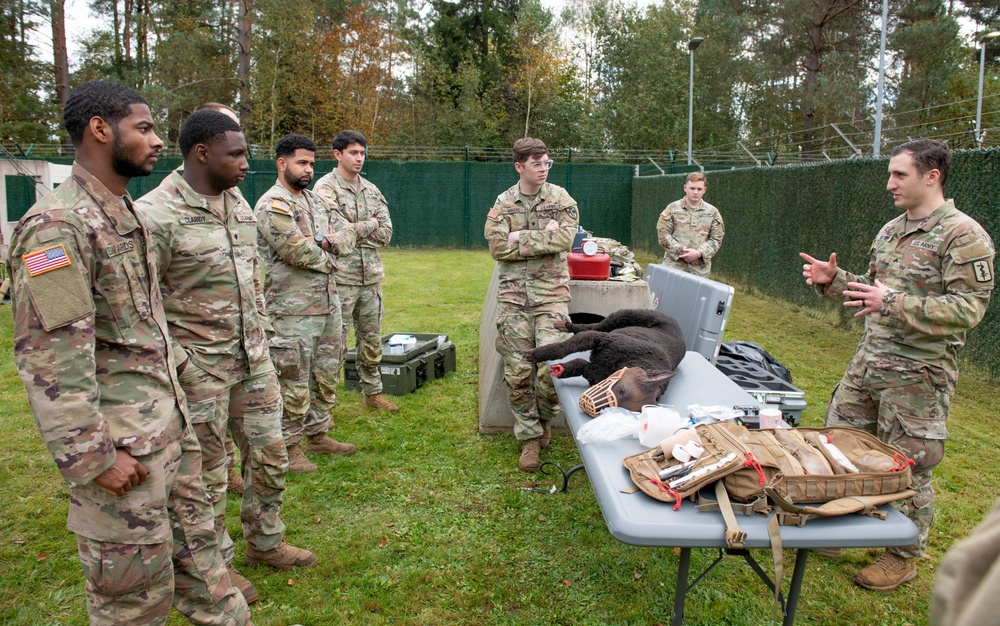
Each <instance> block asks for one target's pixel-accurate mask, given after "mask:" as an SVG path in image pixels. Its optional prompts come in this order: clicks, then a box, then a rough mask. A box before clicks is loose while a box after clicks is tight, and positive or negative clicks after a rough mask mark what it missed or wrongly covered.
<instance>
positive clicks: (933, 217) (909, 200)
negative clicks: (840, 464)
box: [800, 140, 994, 590]
mask: <svg viewBox="0 0 1000 626" xmlns="http://www.w3.org/2000/svg"><path fill="white" fill-rule="evenodd" d="M950 164H951V151H950V150H949V149H948V147H947V146H945V145H944V144H943V143H941V142H939V141H929V140H920V141H912V142H909V143H906V144H903V145H901V146H898V147H896V148H895V149H894V150H893V151H892V158H891V159H890V161H889V183H888V189H889V191H890V192H892V195H893V199H894V201H895V204H896V206H897V207H898V208H901V209H905V210H906V213H904V214H903V215H900V216H899V217H897V218H896V219H894V220H892V221H890V222H889V223H888V224H886V225H885V226H883V227H882V230H881V231H879V234H878V236H877V237H876V238H875V241H874V242H872V249H871V263H870V264H869V266H868V272H867V273H866V274H863V275H858V274H850V273H848V272H845V271H844V270H842V269H840V268H839V267H838V266H837V257H836V254H831V255H830V259H829V261H819V260H816V259H814V258H813V257H811V256H809V255H807V254H801V255H800V256H801V257H802V258H803V259H804V260H805V261H806V264H805V265H804V266H803V275H804V276H805V277H806V282H807V283H808V284H810V285H815V286H816V290H817V291H818V292H819V293H820V294H821V295H823V296H825V297H828V298H831V299H834V300H841V299H846V301H845V302H844V304H845V305H846V306H850V307H857V308H859V309H861V310H860V311H858V313H857V316H865V332H864V335H863V336H862V337H861V341H860V342H859V344H858V351H857V353H856V354H855V356H854V359H853V360H852V361H851V364H850V365H849V366H848V368H847V372H845V374H844V377H843V378H842V379H841V381H840V384H839V385H838V386H837V388H836V389H835V390H834V392H833V397H832V399H831V401H830V405H829V407H828V409H827V413H826V424H827V426H852V427H855V428H860V429H864V430H866V431H868V432H870V433H872V434H875V435H877V436H878V437H879V438H880V439H881V440H882V441H885V442H886V443H890V444H892V445H895V446H897V447H898V448H900V449H901V450H902V451H903V452H904V453H905V454H906V455H907V456H908V457H910V458H912V459H913V460H914V461H915V462H916V465H915V467H914V472H913V489H914V490H916V491H917V495H916V496H914V497H913V498H910V499H909V500H906V501H904V502H902V503H901V506H900V508H901V510H902V511H903V512H904V513H906V514H907V515H908V516H909V518H910V519H912V520H913V522H914V523H915V524H916V525H917V529H918V530H919V533H920V535H919V539H918V540H917V542H916V543H915V544H913V545H911V546H906V547H903V548H889V549H888V550H887V551H886V552H885V553H884V554H883V555H882V556H881V557H879V559H878V560H877V561H876V562H875V563H874V564H872V565H871V566H869V567H867V568H865V569H864V570H862V571H861V572H859V573H858V575H857V577H856V578H855V582H856V583H857V584H859V585H861V586H862V587H865V588H868V589H875V590H890V589H895V588H896V587H898V586H899V585H901V584H903V583H905V582H908V581H910V580H913V579H914V578H916V575H917V569H916V559H917V558H919V557H920V556H922V555H923V553H924V548H925V546H926V544H927V536H928V532H929V530H930V526H931V520H932V518H933V516H934V490H933V489H932V487H931V470H932V469H933V468H934V467H935V466H936V465H937V464H938V463H940V462H941V459H942V457H943V456H944V440H945V439H946V438H947V437H948V430H947V428H946V426H945V421H946V420H947V418H948V406H949V401H950V398H951V396H952V394H953V393H954V392H955V385H956V384H957V382H958V362H957V357H958V350H959V349H960V348H961V347H962V346H963V345H964V344H965V334H966V332H967V331H968V330H969V329H971V328H973V327H975V326H976V324H978V323H979V321H980V320H981V319H982V318H983V315H984V314H985V313H986V307H987V305H988V304H989V300H990V292H991V290H992V289H993V256H994V248H993V241H992V240H991V239H990V236H989V235H988V234H987V233H986V231H985V230H984V229H983V227H982V226H980V225H979V224H978V223H976V221H975V220H973V219H972V218H970V217H969V216H967V215H965V214H964V213H962V212H961V211H959V210H958V209H956V208H955V204H954V202H952V201H951V200H948V201H945V199H944V191H943V186H944V183H945V180H946V179H947V177H948V170H949V168H950ZM830 556H833V555H830Z"/></svg>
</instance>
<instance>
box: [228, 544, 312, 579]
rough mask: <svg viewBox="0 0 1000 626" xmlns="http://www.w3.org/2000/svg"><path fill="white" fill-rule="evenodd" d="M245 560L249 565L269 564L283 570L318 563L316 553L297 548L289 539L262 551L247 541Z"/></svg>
mask: <svg viewBox="0 0 1000 626" xmlns="http://www.w3.org/2000/svg"><path fill="white" fill-rule="evenodd" d="M243 561H244V562H245V563H246V564H247V565H269V566H271V567H274V568H276V569H280V570H281V571H283V572H284V571H288V570H290V569H295V568H296V567H309V566H310V565H313V564H315V563H316V555H315V554H313V553H312V552H310V551H308V550H303V549H302V548H296V547H295V546H293V545H292V544H290V543H288V542H287V541H282V542H281V543H279V544H278V547H277V548H274V549H273V550H267V551H266V552H261V551H259V550H258V549H257V548H255V547H253V544H251V543H247V551H246V552H245V553H244V554H243Z"/></svg>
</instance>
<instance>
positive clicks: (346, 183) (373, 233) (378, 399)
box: [316, 130, 399, 413]
mask: <svg viewBox="0 0 1000 626" xmlns="http://www.w3.org/2000/svg"><path fill="white" fill-rule="evenodd" d="M367 144H368V142H367V141H366V140H365V137H364V135H362V134H361V133H359V132H357V131H356V130H345V131H343V132H341V133H339V134H338V135H337V136H336V137H334V138H333V156H334V158H335V159H337V167H336V169H334V170H333V171H332V172H330V173H329V174H327V175H326V176H323V177H322V178H320V179H319V180H318V181H317V182H316V193H317V194H319V196H320V197H321V198H323V199H324V200H325V201H326V202H327V204H328V205H329V206H330V209H331V210H332V211H336V212H337V213H339V214H340V216H341V217H342V218H343V219H344V220H346V221H347V222H348V223H349V224H350V226H351V227H352V228H353V229H354V231H355V234H356V236H357V242H356V245H355V248H354V252H352V253H350V254H349V255H346V256H344V257H343V258H341V259H340V269H339V270H337V293H338V295H339V296H340V311H341V316H342V318H343V346H344V347H343V350H344V353H343V354H346V352H347V336H348V333H349V332H350V329H351V322H352V321H353V322H354V334H355V336H356V338H357V355H356V357H355V362H354V363H355V365H356V366H357V368H358V377H359V378H360V383H361V393H362V394H364V397H365V404H366V405H367V406H370V407H374V408H376V409H379V410H381V411H389V412H391V413H395V412H397V411H399V407H398V406H396V404H395V403H393V402H391V401H390V400H389V399H388V398H386V397H385V396H384V395H382V374H381V372H380V370H379V365H380V364H381V363H382V336H381V333H382V315H383V313H384V312H385V309H384V307H383V303H382V278H383V277H384V276H385V271H384V269H383V267H382V257H381V256H380V255H379V253H378V249H379V248H382V247H384V246H387V245H389V240H390V239H391V238H392V220H391V219H390V218H389V205H388V203H387V202H386V201H385V197H384V196H383V195H382V192H381V191H379V190H378V187H376V186H375V185H373V184H372V183H371V181H369V180H367V179H365V178H362V177H361V168H362V167H363V166H364V164H365V146H366V145H367Z"/></svg>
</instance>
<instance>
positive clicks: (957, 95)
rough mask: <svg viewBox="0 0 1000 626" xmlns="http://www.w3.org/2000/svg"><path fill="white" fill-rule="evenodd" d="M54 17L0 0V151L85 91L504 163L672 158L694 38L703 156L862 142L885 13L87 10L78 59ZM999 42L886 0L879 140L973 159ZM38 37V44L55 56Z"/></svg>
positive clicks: (687, 2) (35, 131)
mask: <svg viewBox="0 0 1000 626" xmlns="http://www.w3.org/2000/svg"><path fill="white" fill-rule="evenodd" d="M64 5H65V0H0V68H2V69H3V73H4V80H3V81H0V141H2V142H3V143H4V144H16V145H21V144H31V143H42V144H43V143H56V142H63V144H64V145H66V141H65V133H63V132H62V130H61V128H60V125H59V112H60V110H61V103H62V102H64V101H65V98H66V95H67V94H68V92H69V90H70V89H71V88H72V87H73V86H74V85H76V84H79V83H81V82H83V81H85V80H90V79H96V78H100V79H107V80H113V81H119V82H123V83H126V84H128V85H131V86H133V87H136V88H137V89H139V90H140V91H142V92H143V93H144V94H145V95H146V96H147V98H148V99H149V101H150V103H151V104H152V105H153V108H154V112H155V114H156V115H157V119H158V121H159V122H160V123H161V124H162V125H163V127H164V128H165V130H164V132H163V135H164V136H165V138H166V139H167V140H168V141H169V140H172V139H174V138H175V137H176V134H177V132H178V130H179V128H180V125H181V123H182V122H183V120H184V119H185V118H186V116H187V115H188V114H189V113H190V112H191V110H192V109H193V108H194V107H195V106H197V105H198V104H200V103H202V102H206V101H217V102H222V103H225V104H230V105H232V106H233V107H234V108H235V109H236V110H237V111H238V112H239V113H240V115H241V119H242V121H243V125H244V126H245V128H246V134H247V138H248V141H249V142H251V143H254V144H259V145H266V146H268V145H272V144H273V143H274V142H275V141H276V140H277V139H278V138H279V137H281V136H282V135H284V134H286V133H289V132H298V133H303V134H306V135H309V136H311V137H314V138H315V139H316V140H317V141H318V142H319V143H321V144H326V143H328V141H329V139H330V138H331V137H332V136H333V135H334V134H336V133H337V132H338V131H339V130H341V129H344V128H356V129H358V130H360V131H361V132H362V133H364V134H365V135H366V136H367V137H368V138H369V140H370V142H372V143H374V144H381V145H392V146H463V145H467V146H484V147H507V146H509V145H510V144H511V142H512V141H513V139H515V138H517V137H521V136H524V135H533V136H538V137H542V138H544V139H545V140H546V141H547V142H548V143H549V144H550V145H551V146H554V147H567V148H576V149H589V150H606V151H615V150H660V151H667V150H673V151H677V152H678V153H681V154H683V153H684V151H685V150H686V146H687V124H688V87H689V80H688V78H689V77H688V72H689V62H690V59H689V56H688V55H689V53H688V41H689V40H690V39H691V38H692V37H702V38H704V43H702V45H701V46H700V47H698V48H697V50H696V51H695V61H694V66H695V81H694V83H695V96H694V143H695V146H696V148H697V151H696V154H698V155H704V156H703V157H702V158H712V155H713V154H714V156H715V158H718V159H721V160H725V159H724V157H723V156H721V155H725V154H736V153H740V154H742V153H746V154H750V155H751V156H754V157H755V158H758V159H761V158H770V159H774V158H775V157H777V155H779V154H780V155H782V157H781V158H785V159H788V158H789V155H791V158H795V159H799V160H812V159H821V158H823V156H826V157H830V156H831V155H832V156H834V157H843V156H847V155H848V154H849V153H851V151H854V150H857V151H861V152H864V153H870V152H871V148H872V146H871V141H872V126H873V120H874V115H875V106H876V102H875V100H876V98H875V83H876V80H877V75H878V58H879V44H880V34H881V12H882V2H881V0H700V1H694V0H661V1H660V2H659V3H658V4H652V5H649V6H647V7H643V8H639V7H636V6H633V5H631V4H625V3H622V2H619V1H617V0H567V2H566V4H565V5H563V7H562V8H561V9H560V10H559V11H558V13H556V12H553V11H552V10H550V9H548V8H546V7H545V6H543V5H542V4H541V3H540V0H454V1H452V0H346V1H345V0H300V1H299V2H294V3H292V2H288V1H287V0H185V1H184V2H175V1H172V0H171V1H166V0H92V1H91V2H90V9H91V11H92V12H93V13H94V14H96V15H99V16H101V17H102V22H101V26H100V27H99V28H97V29H96V30H94V31H92V32H91V33H90V34H89V35H87V36H86V38H85V40H84V41H83V42H82V48H81V52H80V56H79V58H74V59H69V58H68V56H67V52H66V50H67V48H66V42H65V40H66V29H65V23H66V20H71V19H74V16H67V15H65V6H64ZM963 25H965V26H966V28H965V31H966V32H965V33H963V29H962V26H963ZM998 28H1000V4H998V3H997V2H995V1H994V0H894V1H893V2H890V3H889V16H888V22H887V29H886V32H887V42H886V66H885V67H886V91H885V93H886V96H885V100H884V105H883V106H884V118H883V119H884V122H883V125H884V126H883V139H884V141H885V142H887V145H888V142H892V141H896V140H905V139H906V138H907V137H917V136H924V137H926V136H934V137H942V138H945V139H948V140H949V141H950V142H951V144H952V145H953V146H954V147H969V146H974V145H976V139H977V138H976V137H975V135H974V132H973V129H974V117H975V107H976V95H977V89H978V80H979V60H980V59H979V51H980V49H979V39H978V38H979V37H980V36H981V35H983V34H985V33H989V32H992V31H993V30H994V29H998ZM971 30H974V31H975V32H974V33H973V34H972V35H970V34H969V32H970V31H971ZM32 31H36V32H38V33H41V34H44V35H45V36H46V37H49V36H51V38H52V41H53V46H52V49H53V54H52V58H51V59H49V58H40V55H39V51H38V50H36V49H35V47H34V46H33V45H32V44H31V41H32V37H31V34H32ZM991 43H993V40H987V42H986V63H987V65H986V87H985V94H986V97H985V98H984V105H983V110H984V111H985V114H984V116H983V118H984V124H983V127H984V128H986V129H987V133H986V137H985V142H987V143H988V142H990V141H991V140H993V139H996V137H995V136H994V137H991V136H990V132H991V129H992V125H993V124H1000V81H998V79H997V75H996V74H997V72H996V69H997V67H998V62H1000V39H997V40H996V42H995V45H991ZM70 61H72V67H73V69H74V71H72V72H70V67H71V63H70ZM994 135H995V133H994ZM866 142H867V144H866ZM709 149H711V150H714V151H715V152H714V153H712V154H709V153H708V152H706V151H707V150H709Z"/></svg>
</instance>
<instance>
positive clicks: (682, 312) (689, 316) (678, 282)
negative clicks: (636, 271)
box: [646, 263, 733, 363]
mask: <svg viewBox="0 0 1000 626" xmlns="http://www.w3.org/2000/svg"><path fill="white" fill-rule="evenodd" d="M646 282H648V283H649V291H650V293H651V294H652V296H653V307H652V308H654V309H656V310H657V311H659V312H660V313H666V314H667V315H669V316H670V317H672V318H674V319H675V320H677V323H678V324H680V327H681V330H682V331H683V332H684V343H685V344H686V345H687V349H688V350H691V351H693V352H697V353H699V354H701V356H703V357H705V358H706V359H708V361H709V362H710V363H715V358H716V357H717V356H718V355H719V349H720V348H721V347H722V335H723V333H724V332H725V330H726V320H728V319H729V310H730V308H731V306H732V303H733V288H732V287H730V286H729V285H726V284H724V283H720V282H716V281H714V280H711V279H709V278H702V277H701V276H695V275H694V274H688V273H687V272H685V271H683V270H679V269H676V268H673V267H667V266H665V265H659V264H656V263H653V264H650V265H649V267H647V268H646Z"/></svg>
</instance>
